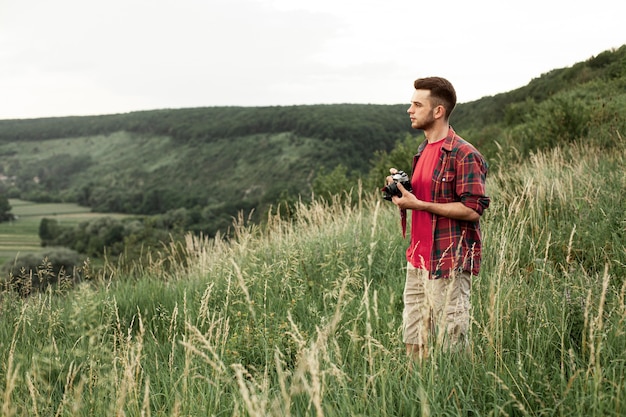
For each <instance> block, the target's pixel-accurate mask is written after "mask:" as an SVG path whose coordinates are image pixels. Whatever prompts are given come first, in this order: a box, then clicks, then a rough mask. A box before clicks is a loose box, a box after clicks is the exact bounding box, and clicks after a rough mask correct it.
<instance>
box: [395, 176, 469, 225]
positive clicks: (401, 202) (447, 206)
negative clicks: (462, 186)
mask: <svg viewBox="0 0 626 417" xmlns="http://www.w3.org/2000/svg"><path fill="white" fill-rule="evenodd" d="M398 190H400V191H401V192H402V197H397V196H394V197H393V198H392V201H393V202H394V204H395V205H397V206H398V207H399V208H401V209H409V210H423V211H428V212H430V213H432V214H436V215H437V216H443V217H448V218H450V219H455V220H465V221H470V222H476V221H478V220H479V219H480V215H479V214H478V213H477V212H476V211H474V210H473V209H471V208H469V207H467V206H466V205H465V204H463V203H461V202H452V203H430V202H426V201H422V200H418V198H417V197H415V195H414V194H413V193H410V192H408V191H407V190H406V189H405V188H404V187H403V186H402V184H400V183H398Z"/></svg>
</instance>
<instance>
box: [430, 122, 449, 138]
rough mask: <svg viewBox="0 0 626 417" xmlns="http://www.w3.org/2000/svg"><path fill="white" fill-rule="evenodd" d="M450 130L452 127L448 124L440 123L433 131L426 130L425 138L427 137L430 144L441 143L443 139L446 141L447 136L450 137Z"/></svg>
mask: <svg viewBox="0 0 626 417" xmlns="http://www.w3.org/2000/svg"><path fill="white" fill-rule="evenodd" d="M449 130H450V125H448V122H445V123H438V124H435V126H433V128H432V129H429V130H427V131H426V130H425V131H424V136H426V140H427V141H428V143H435V142H439V141H440V140H442V139H445V138H446V136H448V132H449Z"/></svg>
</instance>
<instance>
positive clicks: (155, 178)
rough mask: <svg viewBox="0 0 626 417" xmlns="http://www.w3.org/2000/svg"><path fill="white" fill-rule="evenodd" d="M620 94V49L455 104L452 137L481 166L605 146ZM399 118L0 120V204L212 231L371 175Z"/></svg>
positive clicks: (624, 62) (253, 114) (624, 69)
mask: <svg viewBox="0 0 626 417" xmlns="http://www.w3.org/2000/svg"><path fill="white" fill-rule="evenodd" d="M625 91H626V45H625V46H622V47H621V48H619V49H617V50H612V51H605V52H602V53H600V54H598V55H597V56H594V57H591V58H590V59H588V60H586V61H584V62H580V63H578V64H575V65H573V66H572V67H568V68H562V69H555V70H553V71H551V72H549V73H547V74H543V75H541V76H539V77H538V78H536V79H533V80H532V81H531V82H530V83H529V84H528V85H527V86H524V87H521V88H519V89H516V90H514V91H510V92H504V93H502V94H498V95H496V96H490V97H484V98H482V99H480V100H476V101H474V102H471V103H461V104H459V105H458V106H457V109H456V110H455V111H454V113H453V115H452V124H453V126H454V127H455V129H456V130H457V131H458V132H459V133H461V134H462V135H463V136H464V137H466V138H468V139H469V140H470V141H471V142H472V143H474V144H475V145H477V146H478V147H479V148H480V149H481V151H482V152H483V153H484V154H485V155H486V156H487V158H488V159H489V160H491V161H496V160H501V159H502V155H500V153H501V152H509V153H510V154H516V155H518V156H519V155H521V156H523V155H525V154H527V153H528V152H531V151H532V150H533V149H537V148H542V147H549V146H554V145H556V144H558V143H562V142H563V141H569V140H576V139H578V138H582V137H586V136H587V135H589V134H590V132H593V140H596V141H603V140H607V141H610V138H611V137H614V134H615V131H618V132H621V133H622V134H623V133H624V123H625V122H624V114H626V93H625ZM407 107H408V103H403V104H397V105H374V104H369V105H365V104H335V105H307V106H275V107H204V108H189V109H161V110H148V111H139V112H131V113H125V114H113V115H101V116H84V117H57V118H41V119H21V120H0V192H3V193H6V194H7V195H9V196H10V197H15V198H23V199H28V200H35V201H73V202H78V203H80V204H83V205H86V206H89V207H92V208H94V209H95V210H98V211H120V212H126V213H136V214H157V213H165V212H167V211H169V210H174V209H178V208H187V209H190V208H193V209H194V210H196V212H195V213H196V214H197V216H199V217H202V219H203V220H202V221H204V222H205V223H210V224H211V227H210V229H211V230H213V231H214V230H215V229H217V228H220V227H222V226H224V225H226V224H230V221H231V220H230V218H231V216H233V215H236V213H237V212H238V211H239V210H244V211H246V212H249V211H251V210H253V209H255V210H256V212H257V213H260V212H262V211H263V210H262V209H261V210H260V208H263V207H267V206H268V205H270V204H274V203H275V202H277V201H279V200H283V201H284V200H289V199H293V198H298V196H305V197H306V196H310V195H311V191H312V185H313V183H314V181H315V179H316V178H318V177H319V176H320V175H323V174H325V173H328V172H329V171H332V170H333V169H334V168H336V167H343V168H345V171H344V172H348V173H350V174H351V175H355V176H358V175H364V174H368V173H370V174H371V172H372V169H373V167H374V165H376V163H377V162H380V159H381V155H382V156H383V157H384V154H385V153H387V152H390V151H392V150H394V148H395V147H396V146H397V145H398V144H399V143H400V142H402V141H403V140H405V139H406V138H407V136H409V135H415V132H413V131H411V129H410V123H409V120H408V116H407V114H406V109H407ZM402 158H403V160H404V159H406V158H409V157H407V156H402ZM385 162H386V161H385ZM496 165H497V164H492V166H496ZM377 177H380V175H378V174H377ZM352 178H354V176H353V177H352ZM380 181H382V179H380ZM370 185H371V184H370ZM343 186H345V182H344V183H343V185H340V184H337V187H336V188H337V189H336V190H334V191H337V192H341V191H342V187H343ZM331 188H332V183H331ZM371 189H372V190H373V189H375V187H371Z"/></svg>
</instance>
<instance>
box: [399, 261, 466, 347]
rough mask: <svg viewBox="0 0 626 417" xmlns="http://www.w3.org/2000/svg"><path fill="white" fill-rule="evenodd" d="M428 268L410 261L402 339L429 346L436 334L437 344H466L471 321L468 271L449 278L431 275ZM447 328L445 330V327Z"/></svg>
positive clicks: (407, 274)
mask: <svg viewBox="0 0 626 417" xmlns="http://www.w3.org/2000/svg"><path fill="white" fill-rule="evenodd" d="M428 275H429V274H428V271H426V270H425V269H420V268H415V267H414V266H413V265H412V264H411V263H410V262H409V263H407V272H406V284H405V287H404V295H403V299H404V312H403V314H402V323H403V326H402V327H403V341H404V343H406V344H411V345H418V346H426V345H427V344H426V342H427V340H428V338H429V337H430V336H432V335H435V336H436V340H437V343H438V344H441V345H443V346H452V345H457V344H459V343H462V344H463V345H467V343H468V337H469V334H468V332H469V322H470V289H471V275H470V273H469V272H462V273H457V274H456V275H454V276H451V277H450V278H446V279H428ZM443 330H445V331H443Z"/></svg>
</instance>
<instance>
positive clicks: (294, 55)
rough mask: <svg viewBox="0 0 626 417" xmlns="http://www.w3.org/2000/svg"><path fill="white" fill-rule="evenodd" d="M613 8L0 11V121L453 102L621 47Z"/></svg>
mask: <svg viewBox="0 0 626 417" xmlns="http://www.w3.org/2000/svg"><path fill="white" fill-rule="evenodd" d="M622 3H623V2H622V0H594V1H589V0H585V1H581V0H567V1H565V0H557V1H551V0H525V1H519V0H517V1H504V0H473V1H472V0H448V1H433V0H430V1H425V0H306V1H304V0H107V1H102V0H100V1H93V0H0V119H10V118H34V117H48V116H68V115H89V114H110V113H124V112H128V111H135V110H152V109H160V108H183V107H203V106H222V105H241V106H266V105H292V104H295V105H302V104H321V103H375V104H397V103H408V101H409V99H410V97H411V94H412V88H413V87H412V82H413V80H414V79H415V78H417V77H422V76H430V75H440V76H444V77H446V78H448V79H449V80H450V81H451V82H452V83H453V84H454V85H455V87H456V89H457V94H458V97H459V101H460V102H467V101H472V100H475V99H478V98H480V97H483V96H487V95H494V94H498V93H502V92H506V91H510V90H513V89H515V88H518V87H521V86H524V85H526V84H527V83H528V82H529V81H530V80H531V79H533V78H536V77H539V76H540V75H541V74H543V73H546V72H548V71H550V70H552V69H556V68H563V67H569V66H571V65H574V64H575V63H577V62H580V61H584V60H586V59H588V58H590V57H592V56H594V55H597V54H599V53H601V52H603V51H605V50H607V49H611V48H618V47H620V46H621V45H623V44H625V43H626V30H625V29H624V16H625V14H624V6H622Z"/></svg>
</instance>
